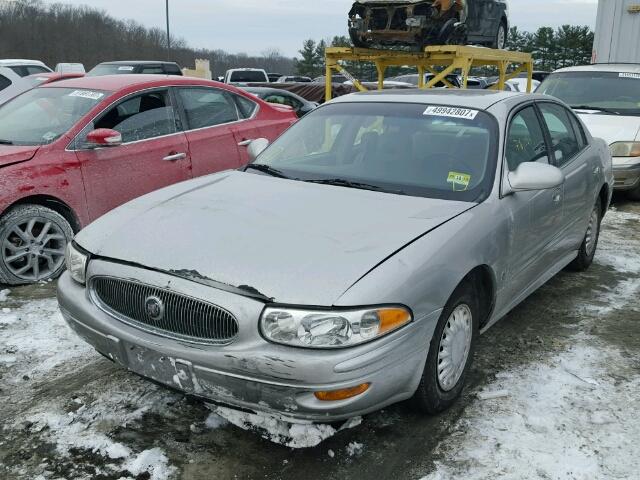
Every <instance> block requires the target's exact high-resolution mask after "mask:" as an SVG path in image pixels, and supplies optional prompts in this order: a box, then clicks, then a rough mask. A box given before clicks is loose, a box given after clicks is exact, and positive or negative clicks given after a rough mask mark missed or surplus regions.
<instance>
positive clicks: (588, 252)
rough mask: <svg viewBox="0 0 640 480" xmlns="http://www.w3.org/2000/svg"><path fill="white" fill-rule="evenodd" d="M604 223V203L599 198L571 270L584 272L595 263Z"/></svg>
mask: <svg viewBox="0 0 640 480" xmlns="http://www.w3.org/2000/svg"><path fill="white" fill-rule="evenodd" d="M601 223H602V205H601V203H600V200H598V201H597V202H596V204H595V206H594V207H593V211H592V212H591V216H590V217H589V225H588V226H587V233H586V234H585V237H584V240H583V241H582V245H580V251H579V252H578V256H577V257H576V259H575V260H574V261H573V262H571V263H570V264H569V270H572V271H574V272H584V271H585V270H587V269H588V268H589V267H590V266H591V264H592V263H593V259H594V257H595V256H596V251H597V250H598V240H599V239H600V225H601Z"/></svg>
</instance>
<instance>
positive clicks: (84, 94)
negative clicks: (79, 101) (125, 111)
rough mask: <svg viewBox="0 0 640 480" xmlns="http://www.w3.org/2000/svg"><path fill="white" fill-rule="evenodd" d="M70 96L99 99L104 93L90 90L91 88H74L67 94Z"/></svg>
mask: <svg viewBox="0 0 640 480" xmlns="http://www.w3.org/2000/svg"><path fill="white" fill-rule="evenodd" d="M69 96H70V97H80V98H89V99H91V100H100V99H101V98H102V97H104V93H101V92H92V91H91V90H74V91H73V92H71V93H70V94H69Z"/></svg>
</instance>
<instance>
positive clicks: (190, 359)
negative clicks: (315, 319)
mask: <svg viewBox="0 0 640 480" xmlns="http://www.w3.org/2000/svg"><path fill="white" fill-rule="evenodd" d="M94 275H98V276H100V275H110V276H116V277H118V278H123V279H127V280H129V281H136V282H140V283H144V284H147V285H148V284H153V285H157V286H158V287H159V288H167V287H169V288H170V289H171V290H172V291H175V292H178V293H182V294H185V295H189V296H190V297H193V298H199V299H203V300H205V301H207V302H210V303H213V304H216V305H219V306H221V307H224V308H225V309H226V310H228V311H229V312H231V313H232V314H233V315H234V316H235V317H236V319H237V320H238V323H239V332H238V335H237V337H236V338H235V340H234V341H233V342H232V343H230V344H228V345H205V344H196V343H190V342H186V341H184V340H182V339H178V338H171V337H170V336H160V335H156V334H153V333H151V332H147V331H143V330H141V329H139V328H136V327H135V326H132V325H130V324H127V323H124V322H122V321H120V320H118V319H116V318H114V316H111V315H109V314H107V313H106V312H105V311H104V310H103V309H100V308H98V307H97V306H96V304H95V302H94V301H93V300H92V296H91V295H90V292H89V291H88V289H86V288H84V287H82V286H80V285H78V284H77V283H75V282H74V281H73V280H72V279H71V278H70V276H69V274H68V273H65V274H64V275H63V276H62V277H61V279H60V281H59V286H58V300H59V303H60V308H61V311H62V314H63V316H64V318H65V320H66V321H67V323H68V324H69V326H70V327H71V328H72V329H73V330H74V331H75V332H76V333H77V334H78V335H79V336H80V337H82V338H83V339H84V340H85V341H87V342H88V343H89V344H91V345H93V346H94V347H95V349H96V350H97V351H98V352H100V353H101V354H103V355H105V356H106V357H108V358H110V359H112V360H113V361H114V362H116V363H118V364H120V365H122V366H123V367H125V368H127V369H129V370H131V371H132V372H134V373H136V374H139V375H142V376H144V377H146V378H149V379H151V380H154V381H156V382H159V383H161V384H165V385H167V386H168V387H171V388H173V389H177V390H180V391H182V392H185V393H187V394H191V395H194V396H197V397H200V398H202V399H205V400H208V401H211V402H213V403H217V404H222V405H226V406H230V407H234V408H238V409H242V410H248V411H252V412H265V413H269V414H274V415H277V416H279V417H281V418H285V419H288V420H290V421H302V422H308V421H312V422H334V421H341V420H345V419H348V418H351V417H354V416H358V415H364V414H366V413H370V412H372V411H375V410H379V409H381V408H383V407H385V406H387V405H390V404H393V403H396V402H399V401H402V400H405V399H407V398H410V397H411V396H412V395H413V393H414V392H415V390H416V389H417V386H418V384H419V382H420V378H421V375H422V371H423V368H424V363H425V361H426V356H427V348H428V345H429V344H430V341H431V336H432V335H433V330H434V328H435V324H436V323H437V320H438V317H439V314H440V312H439V311H438V312H434V313H433V314H432V315H429V316H428V317H427V318H423V319H417V320H416V321H414V322H413V323H412V324H410V325H408V326H407V327H405V328H403V329H402V330H400V331H398V332H395V333H393V334H390V335H389V336H387V337H384V338H382V339H380V340H378V341H375V342H372V343H369V344H365V345H361V346H357V347H353V348H348V349H340V350H332V351H326V350H307V349H296V348H292V347H287V346H282V345H276V344H272V343H270V342H267V341H266V340H264V339H263V338H262V337H261V336H260V333H259V328H258V320H259V318H260V314H261V312H262V310H263V308H264V306H265V304H264V303H263V302H260V301H258V300H256V299H253V298H248V297H244V296H241V295H237V294H233V293H229V292H226V291H223V290H218V289H214V288H211V287H208V286H205V285H200V284H196V283H194V282H191V281H189V280H186V279H181V278H176V277H174V276H170V275H165V274H161V273H158V272H150V271H146V270H142V269H138V268H134V267H130V266H125V265H120V264H115V263H111V262H105V261H100V260H98V261H92V262H91V263H90V265H89V270H88V278H89V279H90V278H91V277H92V276H94ZM365 383H369V384H370V388H369V389H368V390H367V391H366V392H364V393H362V394H361V395H358V396H356V397H353V398H350V399H347V400H339V401H333V402H330V401H329V402H327V401H321V400H318V399H317V398H316V396H315V395H314V392H318V391H334V390H340V389H349V388H353V387H355V386H358V385H361V384H365Z"/></svg>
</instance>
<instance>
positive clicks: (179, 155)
mask: <svg viewBox="0 0 640 480" xmlns="http://www.w3.org/2000/svg"><path fill="white" fill-rule="evenodd" d="M185 158H187V154H186V153H173V154H171V155H169V156H168V157H164V158H163V159H162V160H164V161H165V162H175V161H176V160H184V159H185Z"/></svg>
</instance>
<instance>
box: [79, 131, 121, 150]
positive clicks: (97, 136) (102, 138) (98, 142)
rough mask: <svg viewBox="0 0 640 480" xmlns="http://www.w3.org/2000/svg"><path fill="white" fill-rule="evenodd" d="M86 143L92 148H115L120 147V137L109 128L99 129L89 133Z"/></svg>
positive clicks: (118, 133)
mask: <svg viewBox="0 0 640 480" xmlns="http://www.w3.org/2000/svg"><path fill="white" fill-rule="evenodd" d="M87 142H88V143H89V145H90V146H92V147H117V146H118V145H122V135H121V134H120V132H116V131H115V130H111V129H109V128H99V129H97V130H93V131H91V132H89V134H88V135H87Z"/></svg>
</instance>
